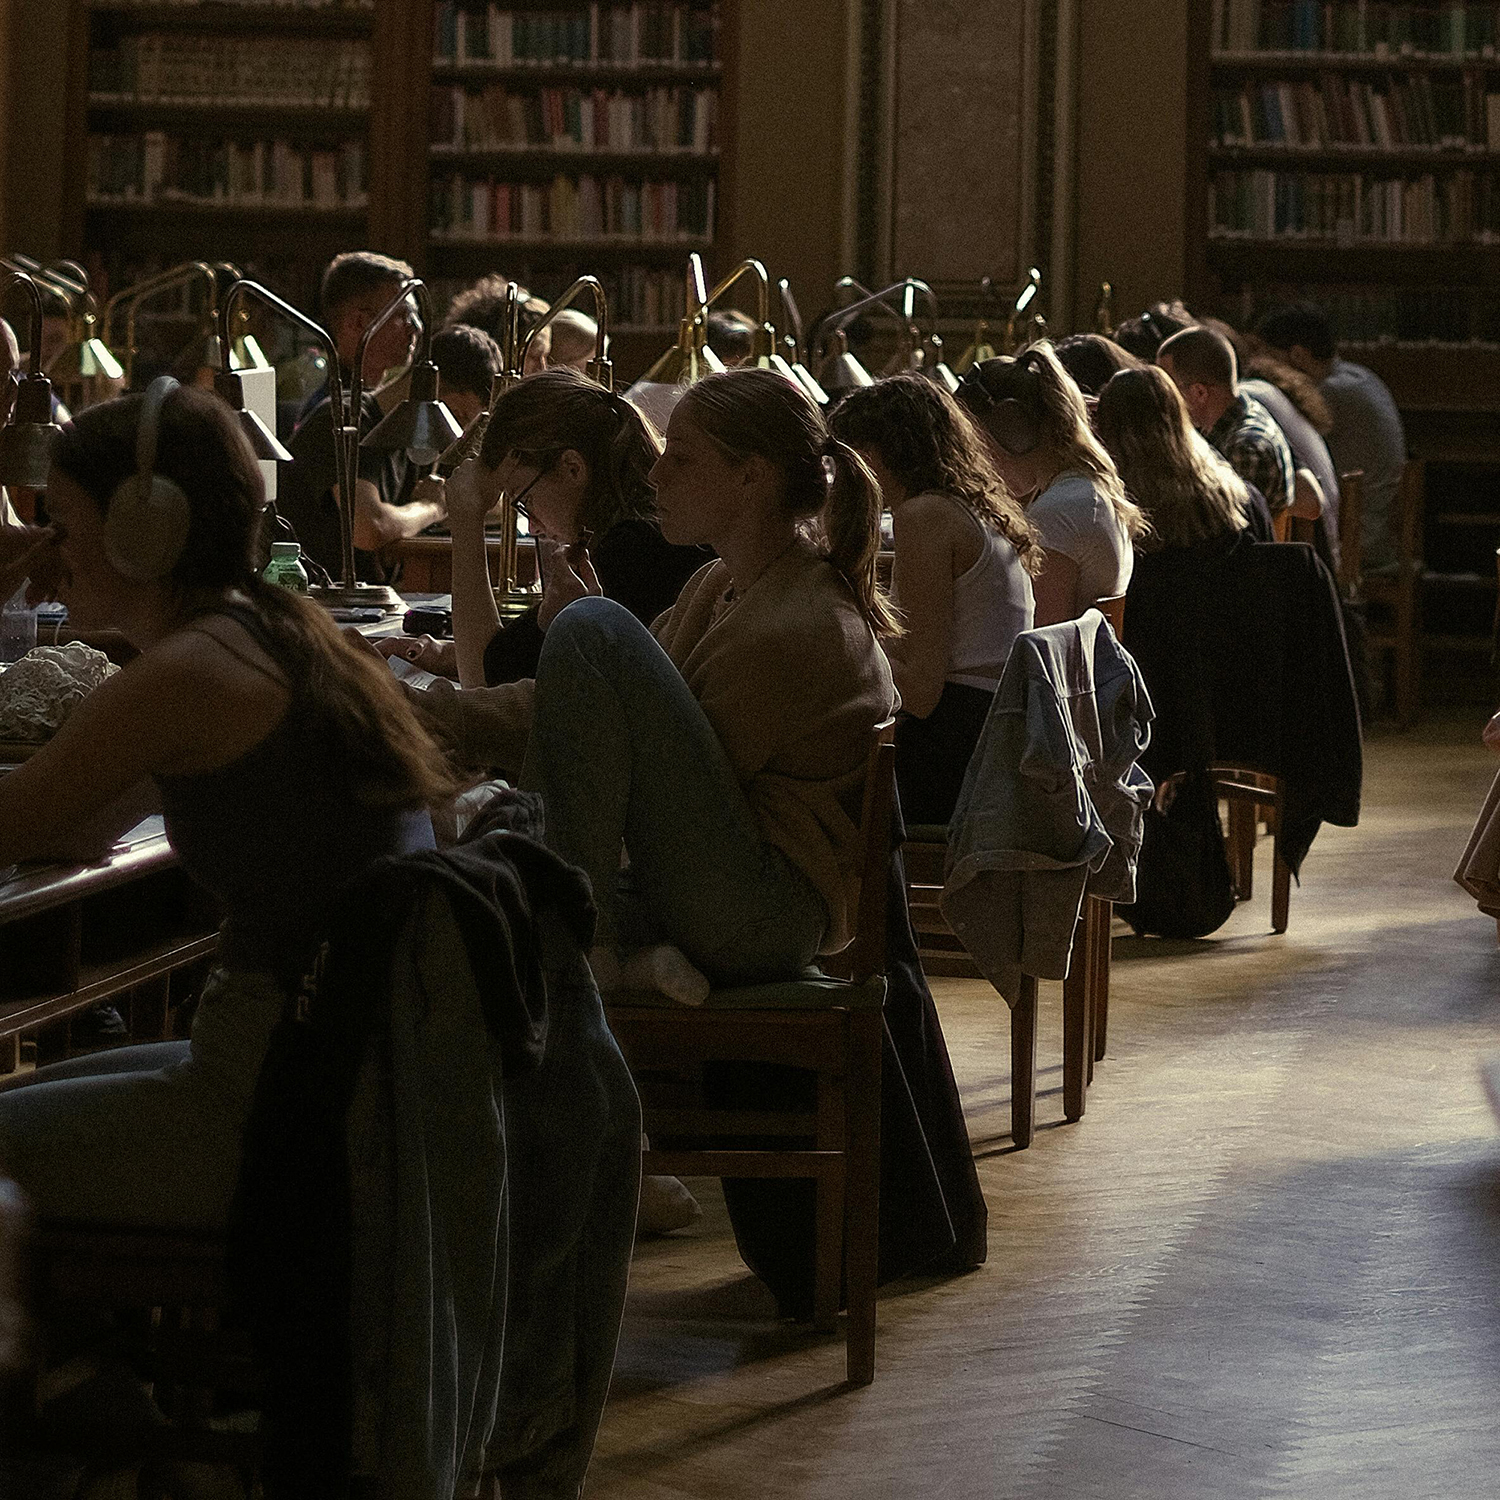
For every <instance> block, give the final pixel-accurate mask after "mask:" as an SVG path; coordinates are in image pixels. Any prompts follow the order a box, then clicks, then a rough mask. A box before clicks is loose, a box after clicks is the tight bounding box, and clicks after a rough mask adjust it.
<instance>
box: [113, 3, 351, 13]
mask: <svg viewBox="0 0 1500 1500" xmlns="http://www.w3.org/2000/svg"><path fill="white" fill-rule="evenodd" d="M92 8H93V9H94V10H122V11H132V10H144V11H154V10H217V11H225V10H228V11H235V10H290V11H299V10H322V11H330V10H333V11H337V10H352V11H364V12H367V13H369V12H373V11H374V9H375V0H115V3H114V4H109V3H103V4H99V3H96V4H95V5H94V6H93V7H92Z"/></svg>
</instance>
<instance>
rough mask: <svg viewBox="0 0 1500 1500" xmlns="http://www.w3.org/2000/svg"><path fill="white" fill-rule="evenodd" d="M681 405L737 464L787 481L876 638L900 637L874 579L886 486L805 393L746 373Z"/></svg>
mask: <svg viewBox="0 0 1500 1500" xmlns="http://www.w3.org/2000/svg"><path fill="white" fill-rule="evenodd" d="M680 405H681V406H683V407H685V408H686V409H687V410H688V412H689V413H690V414H691V417H692V421H693V424H694V426H696V427H697V428H699V429H700V431H702V432H703V433H704V435H705V436H706V437H708V438H709V439H710V441H712V442H714V443H715V444H717V445H718V447H719V450H720V451H721V452H722V453H724V454H725V455H726V457H728V458H730V459H731V460H733V461H734V462H737V463H743V462H744V461H745V460H746V459H748V458H761V459H764V460H765V461H766V463H768V464H769V465H770V466H771V467H772V468H773V469H775V470H776V471H777V472H778V473H780V475H781V477H782V504H783V505H784V507H785V509H786V513H787V514H788V515H789V516H791V517H793V518H794V519H796V520H799V521H802V522H805V523H807V526H808V530H809V532H810V533H811V534H813V535H814V537H815V539H816V540H817V542H818V545H819V549H820V550H821V552H822V554H823V556H824V557H826V558H827V559H828V561H829V562H830V563H832V564H833V566H834V567H835V568H837V569H838V570H839V572H840V573H841V574H843V576H844V579H845V581H846V582H847V583H848V585H849V587H850V588H851V589H852V590H853V592H854V597H855V599H856V600H858V602H859V607H860V609H861V611H862V612H863V613H864V616H865V619H867V620H868V621H869V622H870V628H871V629H872V630H874V631H875V633H876V634H877V635H886V636H893V635H900V633H901V626H900V623H899V621H898V619H897V616H896V613H895V611H894V610H893V609H892V608H891V604H890V601H889V600H888V599H887V598H886V596H885V591H884V590H883V589H882V588H881V587H880V584H879V581H878V580H877V578H876V576H875V562H876V557H877V556H878V554H879V551H880V512H881V504H880V486H879V485H878V484H876V482H875V476H874V475H873V474H872V473H871V472H870V468H869V465H868V464H866V463H865V461H864V459H862V458H861V457H860V456H859V454H857V453H856V452H855V451H854V449H853V448H851V447H850V446H849V445H848V443H846V442H842V441H841V440H840V439H839V438H837V437H835V436H834V434H833V433H832V432H830V431H829V430H828V423H827V422H826V421H825V420H824V418H823V413H822V412H821V411H819V410H818V408H817V406H816V405H815V404H814V402H813V400H812V398H811V397H810V396H809V395H808V394H807V393H806V391H804V390H803V389H802V387H801V386H799V385H797V384H795V383H794V382H793V381H790V380H788V379H787V378H786V377H785V376H783V375H778V374H777V373H776V372H775V371H774V370H761V369H756V368H754V367H753V366H742V367H740V368H738V369H733V370H724V371H721V372H719V373H717V374H714V375H709V376H706V377H705V378H704V379H702V380H700V381H699V382H698V383H697V384H696V385H692V386H689V387H688V390H687V393H686V394H685V395H684V396H683V397H682V400H681V402H680ZM830 471H831V472H830Z"/></svg>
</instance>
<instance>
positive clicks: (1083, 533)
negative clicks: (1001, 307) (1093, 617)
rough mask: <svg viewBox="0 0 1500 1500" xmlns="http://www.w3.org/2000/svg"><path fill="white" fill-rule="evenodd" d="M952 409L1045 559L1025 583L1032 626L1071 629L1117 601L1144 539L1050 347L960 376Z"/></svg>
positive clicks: (1136, 513)
mask: <svg viewBox="0 0 1500 1500" xmlns="http://www.w3.org/2000/svg"><path fill="white" fill-rule="evenodd" d="M958 399H959V401H960V402H961V403H962V404H963V405H964V407H965V408H966V409H967V410H968V412H969V414H970V415H971V416H972V417H974V418H975V420H976V421H977V422H978V424H979V430H980V431H981V432H982V433H983V434H984V436H985V439H986V440H987V442H988V444H989V449H990V454H991V456H992V457H993V458H994V460H995V467H996V468H997V469H998V470H999V471H1000V477H1001V478H1002V479H1003V480H1004V481H1005V487H1006V488H1007V489H1008V490H1009V491H1010V493H1011V494H1012V495H1014V496H1015V497H1016V498H1017V499H1018V500H1020V501H1021V502H1022V503H1023V504H1024V505H1025V506H1026V519H1027V520H1028V521H1030V522H1031V524H1032V525H1033V526H1035V527H1036V529H1037V531H1038V532H1039V533H1040V535H1041V539H1042V546H1043V547H1044V548H1045V549H1046V555H1045V560H1044V562H1043V564H1042V570H1041V572H1040V573H1039V574H1038V575H1037V577H1036V579H1035V580H1034V582H1033V585H1032V587H1033V590H1034V592H1035V594H1036V623H1037V624H1038V625H1056V624H1058V623H1059V622H1060V621H1063V620H1076V619H1077V618H1078V616H1079V615H1081V614H1082V613H1083V612H1084V611H1085V610H1086V609H1088V608H1089V606H1090V605H1092V604H1093V602H1094V600H1095V599H1108V598H1113V597H1114V596H1115V595H1118V594H1123V593H1124V592H1125V589H1126V587H1127V586H1128V585H1129V583H1130V570H1131V567H1132V566H1133V555H1132V552H1131V542H1132V540H1133V539H1134V538H1135V537H1136V536H1137V535H1139V534H1140V532H1141V531H1142V530H1143V529H1144V526H1145V522H1144V520H1143V519H1142V516H1141V513H1140V510H1139V509H1138V508H1137V507H1136V506H1135V505H1134V504H1133V503H1132V502H1131V501H1130V499H1129V498H1128V497H1127V496H1126V494H1125V488H1124V486H1123V485H1122V484H1121V483H1120V476H1119V475H1118V474H1116V473H1115V466H1114V464H1113V463H1112V462H1111V461H1110V457H1109V454H1108V453H1106V452H1105V451H1104V449H1103V448H1102V447H1101V446H1100V445H1099V440H1098V438H1096V437H1095V436H1094V434H1093V432H1092V431H1091V430H1090V428H1089V419H1088V408H1087V407H1086V406H1085V405H1084V400H1083V393H1082V392H1081V391H1080V390H1079V389H1078V386H1077V385H1076V384H1075V383H1074V381H1073V378H1072V376H1071V375H1069V374H1068V372H1067V371H1066V370H1064V369H1063V367H1062V366H1061V365H1060V364H1059V363H1058V362H1057V356H1056V354H1054V353H1053V351H1052V346H1051V345H1050V344H1048V343H1045V342H1043V343H1040V344H1033V345H1032V347H1031V348H1030V349H1028V350H1027V351H1026V352H1025V353H1024V354H1022V355H1021V356H1020V357H1019V358H1015V359H1012V358H1010V357H1008V356H1006V355H1001V356H1000V357H999V358H997V359H987V360H985V361H984V363H983V364H979V365H975V366H974V367H973V368H972V369H970V370H968V371H967V372H966V373H965V374H964V377H963V380H962V381H961V382H960V383H959V389H958Z"/></svg>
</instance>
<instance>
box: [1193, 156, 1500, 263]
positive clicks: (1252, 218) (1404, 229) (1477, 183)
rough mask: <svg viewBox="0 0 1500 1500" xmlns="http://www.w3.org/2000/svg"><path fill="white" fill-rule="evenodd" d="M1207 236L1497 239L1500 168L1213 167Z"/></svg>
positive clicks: (1420, 241) (1439, 241) (1431, 241)
mask: <svg viewBox="0 0 1500 1500" xmlns="http://www.w3.org/2000/svg"><path fill="white" fill-rule="evenodd" d="M1208 223H1209V235H1210V237H1211V238H1247V239H1255V240H1277V239H1284V240H1287V241H1291V242H1294V241H1296V240H1308V241H1313V242H1320V243H1321V242H1331V243H1334V244H1338V245H1359V244H1375V245H1381V244H1383V245H1473V244H1496V243H1500V176H1497V175H1496V174H1495V173H1493V172H1476V171H1472V170H1458V171H1452V172H1449V173H1446V174H1444V175H1442V176H1440V177H1439V176H1435V175H1433V174H1432V173H1425V174H1422V175H1418V176H1410V177H1391V176H1387V175H1382V174H1377V173H1368V172H1366V173H1359V172H1279V171H1269V170H1255V171H1216V172H1213V173H1212V174H1210V177H1209V214H1208Z"/></svg>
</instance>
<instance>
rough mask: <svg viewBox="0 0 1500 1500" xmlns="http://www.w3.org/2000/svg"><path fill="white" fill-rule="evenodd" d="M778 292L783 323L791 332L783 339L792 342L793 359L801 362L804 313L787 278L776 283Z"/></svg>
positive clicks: (784, 335)
mask: <svg viewBox="0 0 1500 1500" xmlns="http://www.w3.org/2000/svg"><path fill="white" fill-rule="evenodd" d="M776 292H777V295H778V296H779V297H780V299H781V317H782V321H783V322H784V323H785V324H786V326H787V328H788V329H789V330H790V332H789V333H785V334H783V335H782V337H783V338H786V339H789V340H790V341H791V345H792V357H793V359H794V360H800V359H801V358H802V344H803V340H804V339H805V337H806V334H805V331H804V329H803V325H802V313H801V311H800V309H799V308H798V306H797V299H796V298H795V297H794V296H792V284H791V282H790V281H788V280H787V279H786V277H785V276H783V277H782V278H781V280H780V281H778V282H777V283H776Z"/></svg>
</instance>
